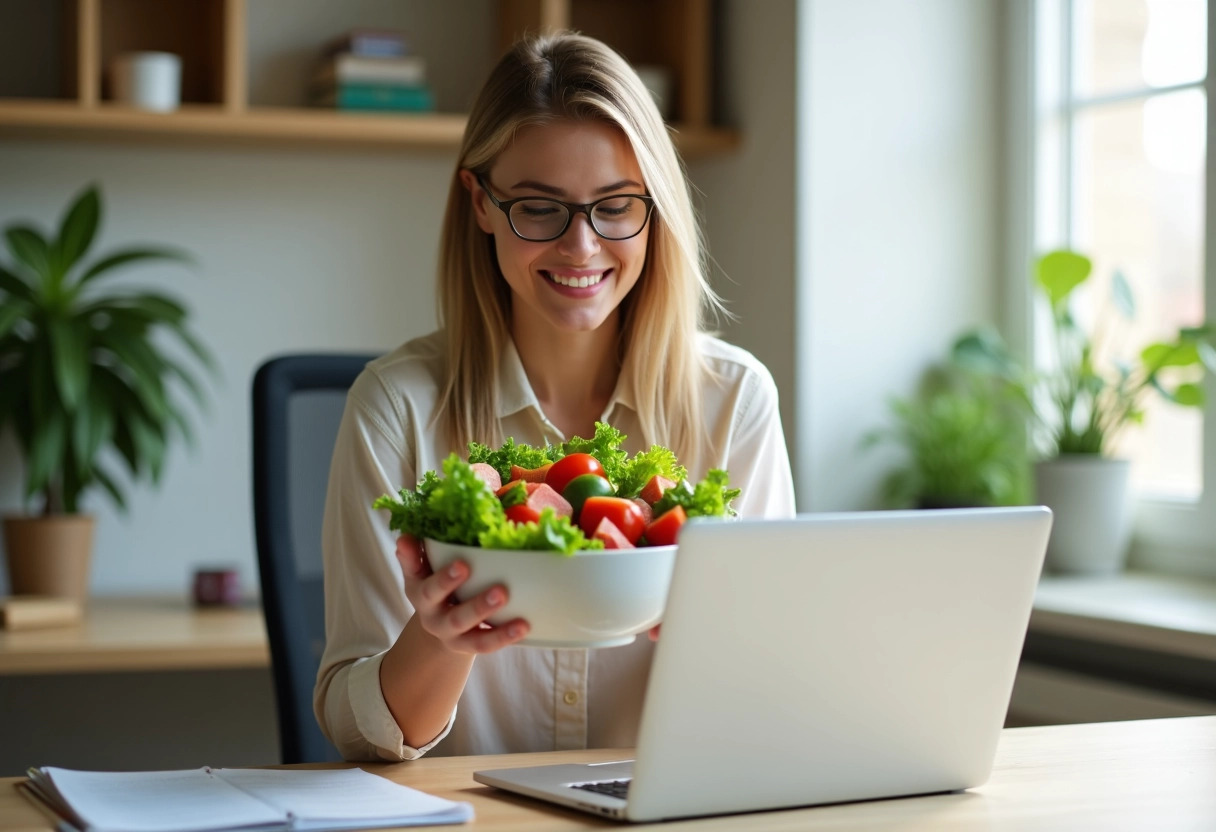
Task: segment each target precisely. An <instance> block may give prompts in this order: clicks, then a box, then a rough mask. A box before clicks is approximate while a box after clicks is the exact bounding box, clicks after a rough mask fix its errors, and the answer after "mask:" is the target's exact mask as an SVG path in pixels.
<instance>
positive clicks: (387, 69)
mask: <svg viewBox="0 0 1216 832" xmlns="http://www.w3.org/2000/svg"><path fill="white" fill-rule="evenodd" d="M309 103H311V104H312V105H313V106H316V107H330V108H335V109H338V110H363V111H368V110H382V111H396V112H428V111H431V110H434V109H435V97H434V95H433V94H432V92H431V89H430V87H429V86H427V83H426V62H425V61H424V60H423V59H422V57H421V56H419V55H412V54H410V49H409V43H408V41H407V40H406V38H405V35H404V34H403V33H401V32H396V31H392V30H382V29H355V30H352V31H350V32H347V33H346V34H345V35H342V36H341V37H340V38H338V39H337V40H335V41H333V42H332V43H330V44H329V46H327V47H326V49H325V55H324V57H323V59H322V61H321V63H320V64H319V66H318V67H317V71H316V73H315V74H314V75H313V79H312V84H311V86H310V87H309Z"/></svg>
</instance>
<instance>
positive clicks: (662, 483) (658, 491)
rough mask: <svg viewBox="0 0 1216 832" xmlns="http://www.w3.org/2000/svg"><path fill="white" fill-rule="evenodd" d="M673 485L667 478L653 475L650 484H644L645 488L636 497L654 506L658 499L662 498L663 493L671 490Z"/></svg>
mask: <svg viewBox="0 0 1216 832" xmlns="http://www.w3.org/2000/svg"><path fill="white" fill-rule="evenodd" d="M673 485H675V483H674V482H672V481H671V480H669V479H667V477H660V476H659V475H658V474H655V475H654V476H653V477H651V478H650V482H648V483H646V486H645V487H644V488H643V489H642V493H641V494H639V495H638V496H639V497H641V498H642V499H643V500H645V501H646V502H648V503H650V504H651V505H654V504H655V503H657V502H658V501H659V498H660V497H662V496H663V492H664V491H666V490H667V489H669V488H671V487H672V486H673Z"/></svg>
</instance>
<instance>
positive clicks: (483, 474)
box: [469, 462, 502, 491]
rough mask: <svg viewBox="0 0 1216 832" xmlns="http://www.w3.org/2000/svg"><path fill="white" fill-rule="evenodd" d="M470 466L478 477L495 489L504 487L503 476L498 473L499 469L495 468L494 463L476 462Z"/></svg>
mask: <svg viewBox="0 0 1216 832" xmlns="http://www.w3.org/2000/svg"><path fill="white" fill-rule="evenodd" d="M469 467H470V468H472V469H473V473H474V474H476V475H477V478H478V479H480V480H481V481H482V482H484V483H485V484H486V485H488V486H490V488H492V489H493V490H494V491H498V489H500V488H502V477H500V476H499V475H498V471H496V470H495V469H494V466H493V465H490V464H489V463H487V462H474V463H473V464H472V465H470V466H469Z"/></svg>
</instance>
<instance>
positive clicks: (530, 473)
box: [511, 462, 553, 482]
mask: <svg viewBox="0 0 1216 832" xmlns="http://www.w3.org/2000/svg"><path fill="white" fill-rule="evenodd" d="M552 464H553V463H552V462H550V463H548V464H546V465H542V466H540V467H539V468H520V467H519V466H518V465H512V466H511V479H513V480H523V481H524V482H544V481H545V476H546V475H547V474H548V473H549V466H550V465H552Z"/></svg>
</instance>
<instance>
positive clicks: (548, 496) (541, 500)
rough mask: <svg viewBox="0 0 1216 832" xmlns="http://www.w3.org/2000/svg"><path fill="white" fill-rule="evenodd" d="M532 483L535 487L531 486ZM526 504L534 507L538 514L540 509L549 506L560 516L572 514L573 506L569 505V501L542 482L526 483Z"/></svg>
mask: <svg viewBox="0 0 1216 832" xmlns="http://www.w3.org/2000/svg"><path fill="white" fill-rule="evenodd" d="M533 485H535V486H536V487H535V488H533V487H532V486H533ZM528 506H530V507H531V508H534V509H536V512H537V513H538V514H539V513H540V511H541V509H544V508H551V509H553V512H554V513H555V514H557V515H558V516H560V517H573V516H574V507H573V506H572V505H570V501H569V500H567V499H566V498H565V497H563V496H562V495H561V494H558V493H557V492H556V491H554V490H553V489H552V488H550V487H549V486H547V485H545V484H544V483H543V482H542V483H529V484H528Z"/></svg>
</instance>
